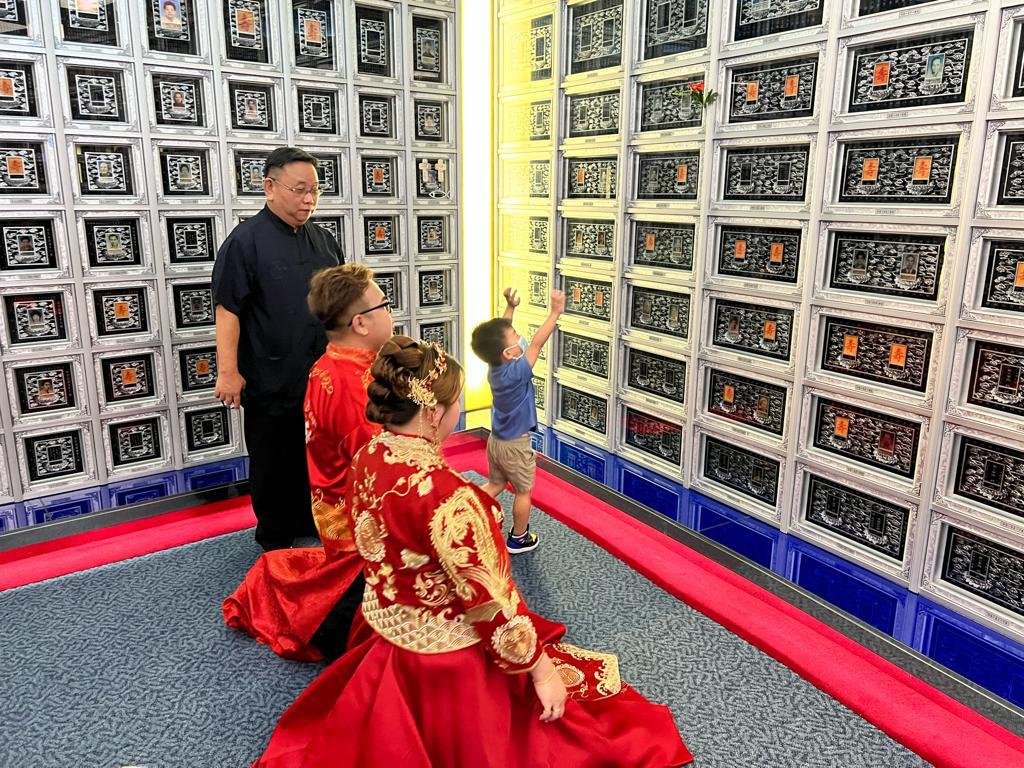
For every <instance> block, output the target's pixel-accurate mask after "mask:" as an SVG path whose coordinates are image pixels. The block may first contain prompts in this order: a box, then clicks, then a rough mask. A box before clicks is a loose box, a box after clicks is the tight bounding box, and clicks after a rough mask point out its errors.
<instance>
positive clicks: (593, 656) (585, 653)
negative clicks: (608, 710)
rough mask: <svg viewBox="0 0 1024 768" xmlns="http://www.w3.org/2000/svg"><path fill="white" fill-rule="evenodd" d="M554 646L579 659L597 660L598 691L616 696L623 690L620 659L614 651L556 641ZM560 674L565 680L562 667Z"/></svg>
mask: <svg viewBox="0 0 1024 768" xmlns="http://www.w3.org/2000/svg"><path fill="white" fill-rule="evenodd" d="M553 647H554V648H555V649H557V650H559V651H561V652H562V653H564V654H565V655H566V656H571V657H572V658H574V659H578V660H579V661H583V662H597V672H596V673H595V677H597V692H598V693H600V694H602V695H603V696H605V697H607V696H614V695H615V694H617V693H618V692H619V691H621V690H622V678H621V677H620V676H619V659H618V657H617V656H616V655H615V654H614V653H601V652H600V651H590V650H587V649H586V648H577V647H576V646H575V645H569V643H555V644H554V646H553ZM559 674H560V675H562V679H563V680H565V679H566V675H565V674H563V672H562V669H561V668H559Z"/></svg>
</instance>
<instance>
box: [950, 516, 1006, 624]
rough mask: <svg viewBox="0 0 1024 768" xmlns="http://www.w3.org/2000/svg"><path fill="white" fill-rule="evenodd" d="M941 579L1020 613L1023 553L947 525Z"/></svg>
mask: <svg viewBox="0 0 1024 768" xmlns="http://www.w3.org/2000/svg"><path fill="white" fill-rule="evenodd" d="M941 578H942V580H943V581H946V582H949V583H950V584H954V585H956V586H957V587H960V589H964V590H967V591H968V592H970V593H972V594H975V595H978V596H979V597H981V598H984V599H985V600H988V601H989V602H991V603H994V604H995V605H998V606H1001V607H1003V608H1006V609H1008V610H1010V611H1013V612H1014V613H1016V614H1018V615H1021V616H1024V598H1022V595H1024V554H1022V553H1020V552H1018V551H1016V550H1013V549H1010V548H1009V547H1006V546H1003V545H1002V544H998V543H997V542H994V541H990V540H989V539H986V538H984V537H983V536H979V535H977V534H976V533H971V532H970V531H965V530H963V529H961V528H957V527H956V526H950V527H949V532H948V534H947V537H946V547H945V549H944V550H943V553H942V576H941Z"/></svg>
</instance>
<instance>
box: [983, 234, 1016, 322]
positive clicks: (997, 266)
mask: <svg viewBox="0 0 1024 768" xmlns="http://www.w3.org/2000/svg"><path fill="white" fill-rule="evenodd" d="M987 248H988V266H987V267H986V270H985V288H984V291H983V293H982V297H981V305H982V306H983V307H988V308H989V309H1001V310H1004V311H1007V312H1024V240H992V241H989V242H988V243H987ZM1018 265H1019V266H1018Z"/></svg>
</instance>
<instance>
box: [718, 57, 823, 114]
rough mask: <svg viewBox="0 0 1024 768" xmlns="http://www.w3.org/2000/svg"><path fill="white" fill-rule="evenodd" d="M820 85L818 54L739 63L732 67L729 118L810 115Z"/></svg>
mask: <svg viewBox="0 0 1024 768" xmlns="http://www.w3.org/2000/svg"><path fill="white" fill-rule="evenodd" d="M817 89H818V57H817V56H805V57H802V58H799V59H787V60H785V61H770V62H768V63H767V64H758V65H756V66H744V67H736V68H735V69H732V70H730V83H729V122H730V123H753V122H760V121H764V120H792V119H795V118H799V117H810V116H811V115H813V114H814V96H815V93H816V92H817Z"/></svg>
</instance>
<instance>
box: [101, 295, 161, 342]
mask: <svg viewBox="0 0 1024 768" xmlns="http://www.w3.org/2000/svg"><path fill="white" fill-rule="evenodd" d="M92 305H93V314H94V316H95V318H96V334H97V335H98V336H99V337H101V338H109V337H113V336H125V335H133V334H138V333H148V332H149V325H150V321H149V297H148V295H147V293H146V289H145V288H144V287H143V286H125V287H118V288H98V289H96V290H94V291H93V292H92Z"/></svg>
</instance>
